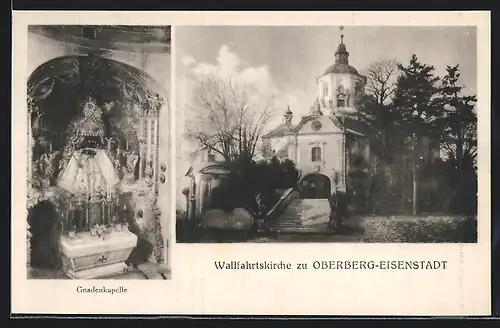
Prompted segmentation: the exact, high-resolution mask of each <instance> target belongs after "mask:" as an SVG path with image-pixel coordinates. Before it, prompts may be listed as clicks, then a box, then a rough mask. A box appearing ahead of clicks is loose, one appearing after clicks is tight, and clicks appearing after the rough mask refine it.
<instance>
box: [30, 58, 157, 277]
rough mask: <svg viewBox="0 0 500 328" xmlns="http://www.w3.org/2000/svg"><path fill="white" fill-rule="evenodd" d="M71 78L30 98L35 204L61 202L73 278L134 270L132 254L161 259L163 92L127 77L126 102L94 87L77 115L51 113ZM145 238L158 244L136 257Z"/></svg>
mask: <svg viewBox="0 0 500 328" xmlns="http://www.w3.org/2000/svg"><path fill="white" fill-rule="evenodd" d="M81 64H82V59H80V61H79V65H80V66H81ZM80 69H81V68H80ZM89 76H91V75H89ZM73 78H78V79H80V78H81V76H80V77H73ZM70 82H71V80H68V79H66V80H63V81H61V80H56V81H55V82H54V83H52V84H50V88H48V89H47V88H45V89H44V88H43V85H42V87H38V90H37V94H36V95H35V96H30V97H29V98H28V109H29V115H28V125H29V129H28V133H29V135H28V140H29V147H28V148H29V153H28V158H29V159H30V164H29V165H28V209H29V210H31V209H32V208H34V207H36V206H37V205H38V204H40V202H41V201H49V202H51V203H52V204H53V205H54V207H55V208H56V212H57V216H58V217H57V228H55V229H53V231H57V236H58V238H57V239H58V244H59V245H58V246H59V247H58V248H59V254H58V255H59V256H60V264H61V265H60V267H61V269H62V270H63V271H64V273H66V274H67V275H68V276H70V277H71V278H74V279H85V278H86V279H89V278H99V277H105V276H110V275H114V274H117V273H120V272H123V271H125V270H127V264H126V262H135V263H137V262H140V261H144V260H155V261H159V262H161V261H162V260H163V258H162V254H163V252H162V248H163V241H162V239H161V231H160V227H159V225H160V224H159V218H158V216H159V211H158V210H157V208H156V199H157V180H158V172H157V171H158V169H157V168H158V167H159V163H158V147H157V144H158V114H159V109H160V108H161V106H162V105H163V103H162V102H163V99H161V98H160V96H159V95H158V94H154V93H153V94H151V93H148V92H145V93H143V94H139V95H138V93H137V92H135V93H134V92H133V90H132V88H131V87H130V86H127V85H125V84H121V88H122V90H121V92H122V96H121V97H119V99H122V101H120V102H118V101H110V100H107V101H105V100H102V97H99V98H100V99H99V100H97V98H96V97H94V96H92V94H93V93H92V92H88V94H89V95H87V96H85V97H81V96H75V99H76V98H77V97H78V101H76V102H77V107H78V108H77V109H71V110H73V112H74V113H75V115H72V118H71V119H69V121H68V122H67V123H61V122H58V121H57V120H58V119H59V118H58V116H57V113H56V114H52V116H51V115H50V113H48V110H47V108H48V105H49V104H51V103H50V102H48V101H46V99H47V97H48V95H49V94H50V93H53V92H54V89H55V88H57V87H58V86H57V85H58V84H61V83H65V84H68V83H70ZM73 83H74V82H73ZM45 84H46V83H45ZM94 94H95V92H94ZM123 99H124V100H123ZM44 101H45V102H44ZM43 106H45V107H46V110H45V111H44V110H42V109H41V107H43ZM63 114H64V113H61V116H63ZM61 120H62V119H61ZM61 126H62V127H64V128H60V127H61ZM31 230H32V229H30V226H28V266H29V265H30V260H31V258H30V256H31V253H30V248H31V247H33V245H30V240H31V238H32V237H33V235H34V233H33V231H31ZM141 240H142V242H141ZM145 243H146V244H148V245H150V246H151V247H149V248H148V252H147V257H146V258H144V256H142V258H138V257H137V256H136V257H135V258H133V259H131V257H132V254H133V253H134V251H135V250H136V249H137V248H139V246H140V244H145ZM138 245H139V246H138ZM31 262H32V261H31Z"/></svg>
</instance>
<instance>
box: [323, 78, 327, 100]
mask: <svg viewBox="0 0 500 328" xmlns="http://www.w3.org/2000/svg"><path fill="white" fill-rule="evenodd" d="M323 97H324V98H326V97H328V84H327V83H326V82H323Z"/></svg>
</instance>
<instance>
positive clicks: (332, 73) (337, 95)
mask: <svg viewBox="0 0 500 328" xmlns="http://www.w3.org/2000/svg"><path fill="white" fill-rule="evenodd" d="M343 29H344V28H343V27H340V30H341V33H342V31H343ZM334 59H335V61H334V63H333V64H332V65H331V66H329V67H328V68H327V69H326V70H325V72H324V73H323V75H321V76H320V77H318V78H317V88H318V103H319V107H320V108H321V112H322V113H323V114H325V115H337V116H339V115H341V116H343V115H353V114H356V112H357V109H356V108H355V107H356V104H355V103H356V101H355V99H356V97H357V95H358V94H359V92H361V91H362V90H363V88H364V86H365V84H366V77H365V76H363V75H361V74H359V73H358V71H357V69H356V68H354V67H353V66H350V65H349V52H348V51H347V47H346V45H345V44H344V35H343V34H341V35H340V44H339V45H338V47H337V51H336V52H335V55H334Z"/></svg>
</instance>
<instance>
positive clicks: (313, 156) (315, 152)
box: [311, 147, 321, 162]
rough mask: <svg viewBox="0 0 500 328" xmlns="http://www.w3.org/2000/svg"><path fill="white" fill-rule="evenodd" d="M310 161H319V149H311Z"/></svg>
mask: <svg viewBox="0 0 500 328" xmlns="http://www.w3.org/2000/svg"><path fill="white" fill-rule="evenodd" d="M311 161H313V162H320V161H321V148H320V147H313V148H312V149H311Z"/></svg>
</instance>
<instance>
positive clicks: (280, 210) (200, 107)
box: [174, 26, 489, 243]
mask: <svg viewBox="0 0 500 328" xmlns="http://www.w3.org/2000/svg"><path fill="white" fill-rule="evenodd" d="M174 46H175V48H176V56H175V58H176V59H175V61H176V65H175V72H174V74H175V79H176V81H175V83H176V91H175V92H176V115H175V117H176V120H177V122H176V125H175V126H176V127H175V131H176V143H177V145H176V147H177V148H176V154H177V158H176V172H177V173H176V174H177V176H176V180H177V181H176V186H177V187H176V188H177V190H176V191H175V192H176V195H177V196H176V199H177V208H176V241H177V243H324V242H326V243H476V242H477V231H478V219H477V204H478V198H477V191H478V165H477V107H476V103H477V96H476V95H477V36H476V27H464V26H450V27H443V26H435V27H433V26H426V27H410V26H405V27H403V26H394V27H390V26H178V27H176V30H175V45H174ZM487 219H488V220H489V218H487Z"/></svg>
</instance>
